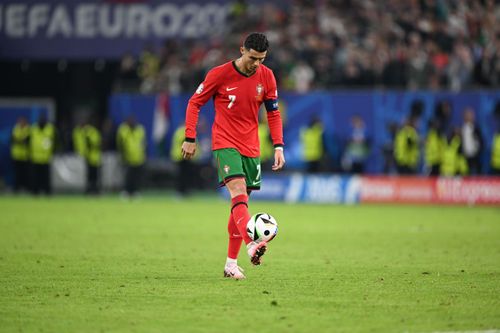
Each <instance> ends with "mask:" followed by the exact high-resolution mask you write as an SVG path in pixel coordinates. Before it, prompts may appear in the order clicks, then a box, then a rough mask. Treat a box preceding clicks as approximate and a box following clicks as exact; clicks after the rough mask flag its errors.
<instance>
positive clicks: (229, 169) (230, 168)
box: [213, 148, 261, 190]
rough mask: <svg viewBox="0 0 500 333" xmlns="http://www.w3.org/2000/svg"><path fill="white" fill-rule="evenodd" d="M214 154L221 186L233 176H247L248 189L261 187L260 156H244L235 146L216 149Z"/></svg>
mask: <svg viewBox="0 0 500 333" xmlns="http://www.w3.org/2000/svg"><path fill="white" fill-rule="evenodd" d="M213 154H214V158H215V161H216V164H217V175H218V177H219V185H220V186H224V184H225V183H227V182H228V181H229V180H230V179H231V178H237V177H245V180H246V183H247V188H248V189H251V190H258V189H260V182H261V178H260V176H261V172H260V157H247V156H243V155H241V154H240V153H239V152H238V151H237V150H236V149H234V148H223V149H218V150H214V151H213Z"/></svg>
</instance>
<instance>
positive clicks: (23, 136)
mask: <svg viewBox="0 0 500 333" xmlns="http://www.w3.org/2000/svg"><path fill="white" fill-rule="evenodd" d="M29 136H30V127H29V125H25V126H21V125H19V124H18V125H16V126H14V129H13V130H12V145H11V148H10V154H11V156H12V159H13V160H14V161H23V162H26V161H28V160H29V157H30V154H29V142H28V138H29Z"/></svg>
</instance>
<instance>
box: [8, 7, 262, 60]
mask: <svg viewBox="0 0 500 333" xmlns="http://www.w3.org/2000/svg"><path fill="white" fill-rule="evenodd" d="M257 2H263V1H257ZM230 6H231V2H230V1H222V0H208V1H203V0H187V1H185V0H184V1H183V0H173V1H172V0H169V1H162V0H88V1H74V0H66V1H61V0H59V1H56V0H47V1H40V0H2V1H1V2H0V45H1V46H2V47H0V58H4V59H19V58H24V59H51V58H61V57H63V58H68V59H86V58H87V59H88V58H119V57H120V56H122V55H123V54H124V53H126V52H132V53H138V52H139V51H140V50H141V49H142V48H143V47H144V46H145V45H146V44H147V43H151V44H153V45H155V44H156V45H158V44H160V43H161V42H162V41H164V40H166V39H170V38H189V39H191V38H204V37H208V36H217V35H221V34H223V33H224V31H225V29H227V21H228V15H229V12H230Z"/></svg>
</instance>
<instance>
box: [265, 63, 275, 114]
mask: <svg viewBox="0 0 500 333" xmlns="http://www.w3.org/2000/svg"><path fill="white" fill-rule="evenodd" d="M264 105H265V106H266V110H267V112H270V111H275V110H278V87H277V85H276V78H275V77H274V74H273V72H272V71H271V70H269V72H268V75H267V89H266V94H265V96H264Z"/></svg>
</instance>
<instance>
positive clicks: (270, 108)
mask: <svg viewBox="0 0 500 333" xmlns="http://www.w3.org/2000/svg"><path fill="white" fill-rule="evenodd" d="M267 80H268V89H267V90H266V95H265V96H264V104H265V106H266V110H267V123H268V124H269V132H270V133H271V139H272V140H273V144H274V147H283V145H284V142H283V122H282V120H281V114H280V111H279V109H278V88H277V85H276V78H275V77H274V74H273V72H272V71H271V70H269V75H268V79H267Z"/></svg>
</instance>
